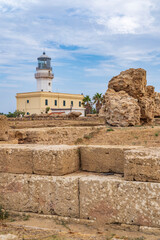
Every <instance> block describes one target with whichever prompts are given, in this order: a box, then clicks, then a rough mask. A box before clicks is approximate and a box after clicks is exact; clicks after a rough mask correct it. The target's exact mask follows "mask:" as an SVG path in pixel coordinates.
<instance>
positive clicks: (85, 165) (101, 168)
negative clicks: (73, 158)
mask: <svg viewBox="0 0 160 240" xmlns="http://www.w3.org/2000/svg"><path fill="white" fill-rule="evenodd" d="M128 149H134V147H129V146H128V147H127V146H126V147H125V146H96V145H95V146H83V147H80V153H81V169H82V170H84V171H88V172H114V173H124V152H125V151H126V150H128Z"/></svg>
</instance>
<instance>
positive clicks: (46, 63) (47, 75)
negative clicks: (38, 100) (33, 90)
mask: <svg viewBox="0 0 160 240" xmlns="http://www.w3.org/2000/svg"><path fill="white" fill-rule="evenodd" d="M37 60H38V67H37V68H36V71H37V73H35V78H36V79H37V91H38V92H52V79H53V78H54V75H53V73H52V68H51V58H49V57H48V56H47V55H46V54H45V52H43V55H42V56H40V57H39V58H37Z"/></svg>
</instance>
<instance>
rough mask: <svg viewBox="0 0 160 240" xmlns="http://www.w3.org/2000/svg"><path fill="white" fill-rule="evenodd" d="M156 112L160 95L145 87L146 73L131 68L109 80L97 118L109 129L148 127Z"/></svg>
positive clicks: (151, 87)
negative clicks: (115, 127)
mask: <svg viewBox="0 0 160 240" xmlns="http://www.w3.org/2000/svg"><path fill="white" fill-rule="evenodd" d="M159 109H160V94H158V93H156V92H155V91H154V87H153V86H147V80H146V71H145V70H144V69H142V68H139V69H133V68H131V69H128V70H126V71H123V72H121V73H120V74H119V75H118V76H116V77H113V78H112V79H111V80H110V82H109V84H108V90H107V92H106V94H105V98H104V103H103V106H102V108H101V111H100V116H105V118H106V122H107V123H108V124H110V125H113V126H134V125H137V124H140V123H141V124H143V123H147V124H152V123H153V120H154V116H160V110H159Z"/></svg>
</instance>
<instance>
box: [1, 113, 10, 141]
mask: <svg viewBox="0 0 160 240" xmlns="http://www.w3.org/2000/svg"><path fill="white" fill-rule="evenodd" d="M8 131H9V124H8V120H7V117H6V116H3V115H0V141H8Z"/></svg>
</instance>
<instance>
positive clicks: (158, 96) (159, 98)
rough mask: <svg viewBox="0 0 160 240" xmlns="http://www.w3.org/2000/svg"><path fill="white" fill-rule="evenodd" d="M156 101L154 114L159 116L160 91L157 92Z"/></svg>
mask: <svg viewBox="0 0 160 240" xmlns="http://www.w3.org/2000/svg"><path fill="white" fill-rule="evenodd" d="M154 103H155V109H154V116H155V117H159V116H160V93H157V92H155V96H154Z"/></svg>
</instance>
